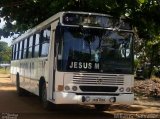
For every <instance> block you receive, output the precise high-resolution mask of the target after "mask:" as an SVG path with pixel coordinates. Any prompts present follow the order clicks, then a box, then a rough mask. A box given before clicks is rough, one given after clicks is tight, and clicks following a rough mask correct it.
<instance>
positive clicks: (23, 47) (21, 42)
mask: <svg viewBox="0 0 160 119" xmlns="http://www.w3.org/2000/svg"><path fill="white" fill-rule="evenodd" d="M21 44H22V45H21V46H22V52H21V59H23V58H24V57H23V53H24V40H23V41H22V42H21Z"/></svg>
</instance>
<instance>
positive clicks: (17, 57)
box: [16, 42, 20, 60]
mask: <svg viewBox="0 0 160 119" xmlns="http://www.w3.org/2000/svg"><path fill="white" fill-rule="evenodd" d="M19 49H20V42H19V43H17V49H16V53H17V54H16V55H17V56H16V59H17V60H18V59H19Z"/></svg>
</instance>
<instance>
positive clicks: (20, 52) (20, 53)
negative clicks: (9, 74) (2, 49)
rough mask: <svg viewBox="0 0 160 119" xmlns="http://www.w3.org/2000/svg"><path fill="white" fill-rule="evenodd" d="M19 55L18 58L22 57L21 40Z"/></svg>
mask: <svg viewBox="0 0 160 119" xmlns="http://www.w3.org/2000/svg"><path fill="white" fill-rule="evenodd" d="M19 44H20V45H19V55H18V59H21V55H22V41H20V42H19Z"/></svg>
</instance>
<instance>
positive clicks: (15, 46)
mask: <svg viewBox="0 0 160 119" xmlns="http://www.w3.org/2000/svg"><path fill="white" fill-rule="evenodd" d="M16 48H17V44H15V45H14V60H16Z"/></svg>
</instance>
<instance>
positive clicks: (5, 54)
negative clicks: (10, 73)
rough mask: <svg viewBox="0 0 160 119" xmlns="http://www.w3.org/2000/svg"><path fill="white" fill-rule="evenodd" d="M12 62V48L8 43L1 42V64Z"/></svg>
mask: <svg viewBox="0 0 160 119" xmlns="http://www.w3.org/2000/svg"><path fill="white" fill-rule="evenodd" d="M10 60H11V48H10V47H9V46H8V44H7V43H6V42H3V41H0V62H9V61H10Z"/></svg>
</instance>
